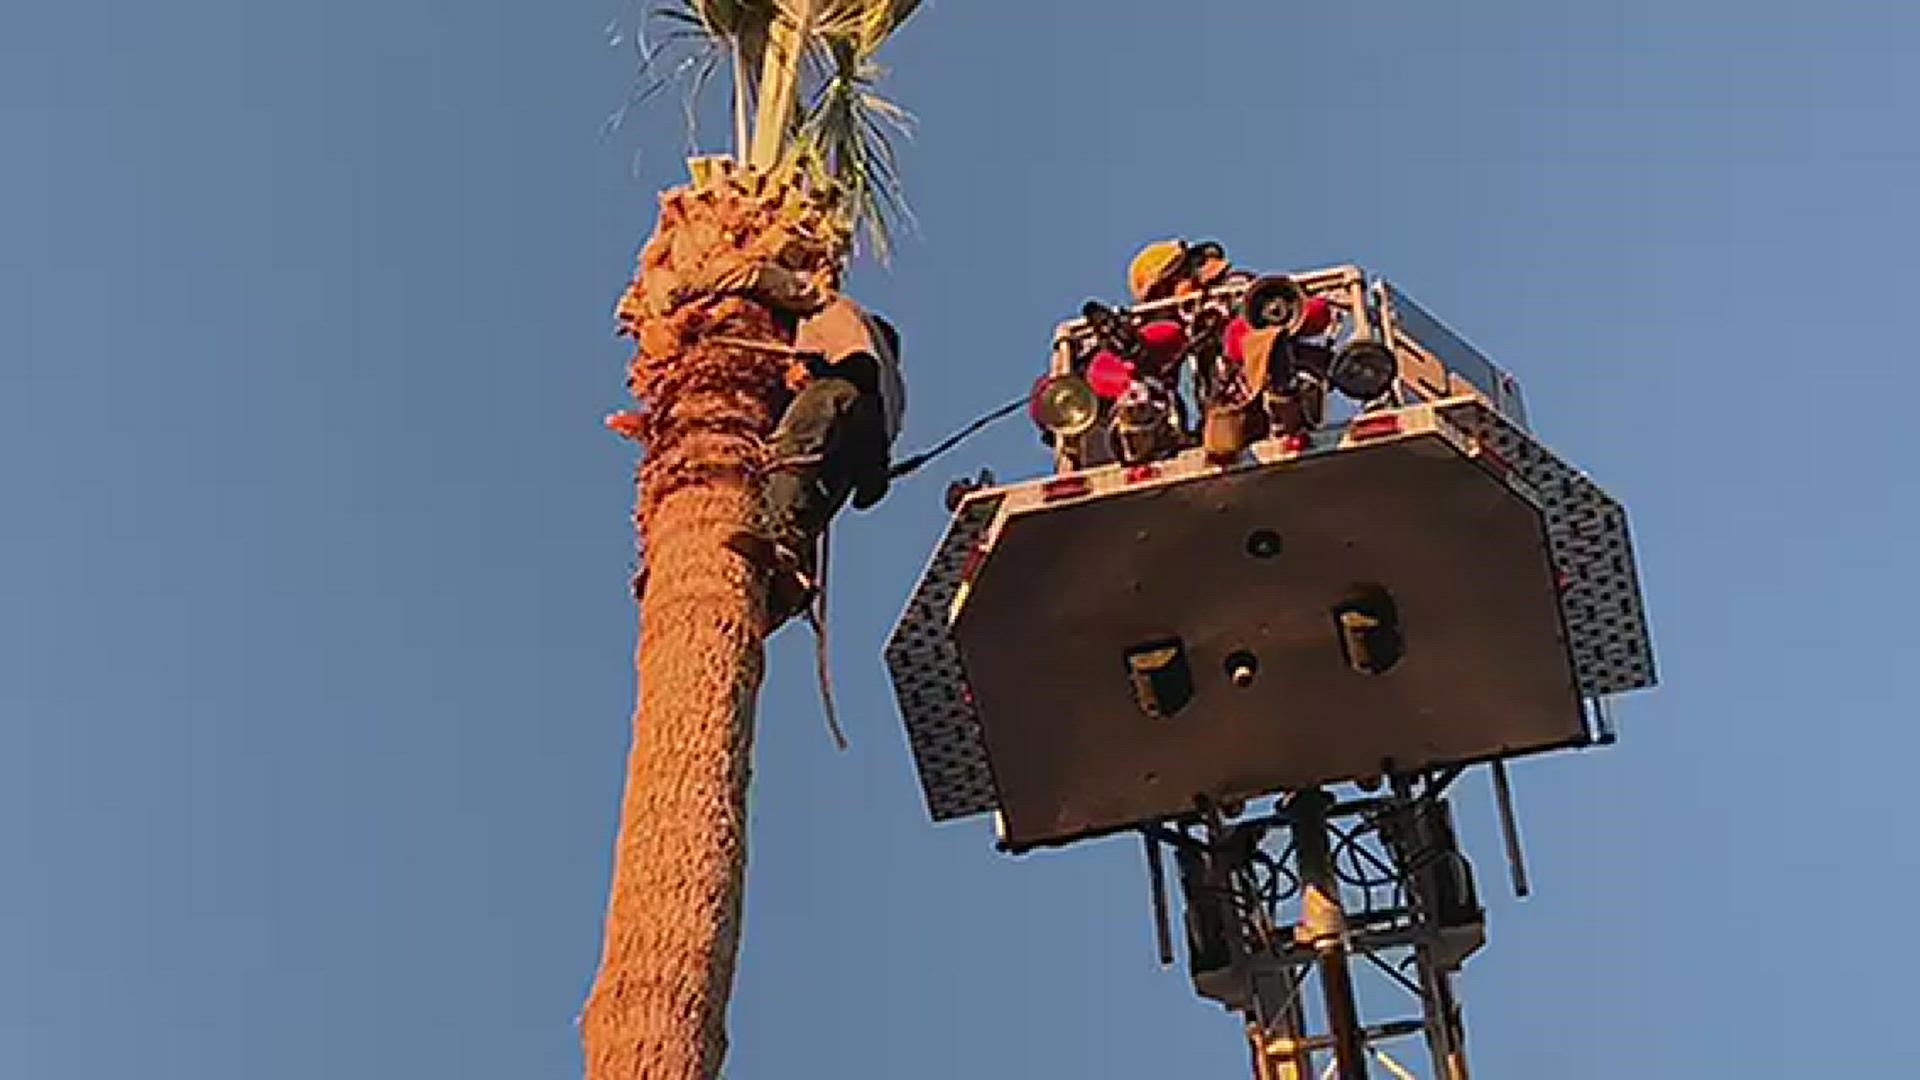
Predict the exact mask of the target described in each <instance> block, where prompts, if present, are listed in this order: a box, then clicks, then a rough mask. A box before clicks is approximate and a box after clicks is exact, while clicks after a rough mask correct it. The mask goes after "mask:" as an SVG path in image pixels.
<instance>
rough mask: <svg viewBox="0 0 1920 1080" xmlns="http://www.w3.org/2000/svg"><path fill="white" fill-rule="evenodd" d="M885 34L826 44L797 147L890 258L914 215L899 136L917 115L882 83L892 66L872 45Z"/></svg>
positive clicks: (908, 132)
mask: <svg viewBox="0 0 1920 1080" xmlns="http://www.w3.org/2000/svg"><path fill="white" fill-rule="evenodd" d="M895 25H898V24H897V23H896V24H895ZM882 38H883V35H876V36H874V37H871V38H865V39H864V40H865V41H868V42H871V43H872V45H863V38H861V37H846V38H839V39H835V40H831V41H829V42H827V43H825V44H824V45H823V46H822V47H821V48H820V50H819V51H818V53H817V54H816V59H817V60H822V61H823V62H824V65H825V66H826V68H827V70H826V71H825V72H824V73H823V76H822V78H821V79H820V80H819V83H818V90H817V91H816V93H815V95H814V98H813V100H812V102H811V103H810V104H809V106H808V108H807V110H806V112H805V114H804V116H803V117H802V118H801V119H800V121H799V125H798V129H797V131H796V133H795V136H794V147H793V152H794V156H795V157H796V158H797V159H798V160H800V161H801V162H803V163H804V164H805V166H806V167H807V168H808V170H809V172H810V173H811V175H812V176H813V178H814V179H815V181H816V182H822V183H825V184H827V185H829V186H830V187H832V188H833V189H834V190H835V192H836V193H837V194H838V195H839V197H840V198H841V200H842V202H843V204H844V206H845V208H846V211H847V213H848V215H849V216H850V217H851V218H852V220H853V222H854V224H855V225H856V226H857V227H858V228H859V230H860V235H861V237H862V239H863V240H864V241H865V242H866V243H868V244H870V245H871V250H872V253H873V256H874V257H875V258H876V259H878V260H879V261H881V262H883V263H884V262H886V261H887V259H888V258H889V256H890V255H891V254H892V251H893V239H894V236H895V235H896V233H897V232H898V230H899V229H900V228H901V227H902V226H906V225H910V224H911V222H912V218H913V215H912V212H911V211H910V210H909V209H908V207H907V203H906V197H905V192H904V189H903V187H902V184H901V180H900V169H899V160H898V158H897V157H896V156H895V154H894V149H893V138H894V137H895V136H904V137H911V136H912V134H913V117H912V116H911V115H910V114H909V113H908V112H907V111H906V110H904V109H902V108H901V107H900V106H899V105H897V104H895V103H894V102H892V101H890V100H888V99H887V98H886V97H884V96H882V95H881V94H880V93H879V92H878V90H877V89H876V87H877V85H878V83H879V81H880V79H881V78H882V77H883V76H884V75H885V74H886V71H885V69H884V68H882V67H880V66H879V65H878V64H876V63H874V61H873V59H872V52H871V49H872V47H873V46H874V45H877V44H878V43H879V41H880V40H882Z"/></svg>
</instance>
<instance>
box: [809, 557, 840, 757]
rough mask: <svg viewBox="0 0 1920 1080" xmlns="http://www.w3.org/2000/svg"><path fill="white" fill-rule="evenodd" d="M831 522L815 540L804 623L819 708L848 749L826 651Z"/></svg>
mask: <svg viewBox="0 0 1920 1080" xmlns="http://www.w3.org/2000/svg"><path fill="white" fill-rule="evenodd" d="M832 531H833V527H832V526H831V525H827V526H823V527H822V528H821V530H820V538H819V540H818V541H816V544H817V547H816V549H815V550H816V552H817V553H818V555H819V559H818V561H817V563H816V569H815V571H814V595H813V602H812V603H810V604H808V605H807V609H806V617H807V626H808V627H809V628H810V629H811V630H812V631H813V670H814V673H815V674H816V675H817V676H819V679H820V708H821V710H822V711H823V712H825V713H826V715H827V733H828V734H830V735H832V736H833V744H834V746H836V747H838V748H839V749H840V750H842V751H844V750H846V749H847V734H846V732H844V731H842V730H840V713H839V710H838V709H836V708H834V705H833V664H832V662H831V659H830V657H829V656H828V650H827V560H828V558H829V557H830V556H831V555H832V549H831V546H830V544H829V537H830V536H831V535H832Z"/></svg>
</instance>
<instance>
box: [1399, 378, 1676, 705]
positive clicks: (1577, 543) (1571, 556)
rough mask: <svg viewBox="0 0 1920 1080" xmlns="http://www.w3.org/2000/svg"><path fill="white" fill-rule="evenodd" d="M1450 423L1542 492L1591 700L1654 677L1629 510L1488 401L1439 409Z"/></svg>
mask: <svg viewBox="0 0 1920 1080" xmlns="http://www.w3.org/2000/svg"><path fill="white" fill-rule="evenodd" d="M1437 408H1438V411H1439V412H1440V414H1441V415H1442V416H1443V417H1445V418H1446V420H1447V421H1448V422H1449V423H1452V424H1454V425H1455V426H1457V427H1459V428H1460V429H1461V430H1463V431H1465V432H1466V433H1467V434H1468V435H1470V436H1471V437H1473V438H1475V439H1478V440H1480V442H1481V443H1482V444H1483V445H1485V446H1487V447H1488V448H1489V449H1491V450H1492V451H1493V453H1494V454H1496V455H1498V456H1499V457H1500V458H1501V459H1503V460H1504V461H1506V463H1507V464H1508V465H1509V466H1510V467H1511V468H1512V469H1513V470H1514V471H1515V472H1516V473H1518V474H1520V476H1521V478H1522V479H1523V480H1525V481H1526V482H1527V484H1528V486H1530V487H1531V488H1533V490H1534V492H1535V493H1536V494H1537V496H1538V499H1539V502H1540V507H1541V511H1542V513H1543V514H1545V516H1546V519H1547V539H1548V544H1549V549H1550V551H1551V552H1552V555H1553V560H1554V565H1555V567H1556V569H1558V570H1559V572H1560V574H1561V575H1562V578H1563V581H1564V586H1565V590H1564V592H1563V594H1562V597H1561V606H1562V607H1563V609H1564V610H1565V612H1566V620H1567V634H1568V637H1569V639H1570V642H1569V643H1570V646H1571V648H1572V650H1573V663H1574V672H1575V675H1576V676H1577V677H1578V679H1579V682H1580V690H1581V692H1582V693H1583V694H1585V695H1587V696H1588V697H1599V696H1602V695H1605V694H1618V693H1623V692H1625V691H1628V690H1638V689H1641V688H1643V687H1648V686H1652V685H1653V684H1654V682H1655V681H1656V677H1657V676H1656V674H1655V671H1654V664H1653V645H1652V641H1651V639H1650V637H1649V635H1648V632H1647V617H1646V608H1645V605H1644V603H1643V602H1642V600H1641V595H1640V578H1639V571H1638V570H1637V569H1636V568H1635V566H1634V559H1633V539H1632V537H1631V535H1630V534H1629V532H1628V529H1627V513H1626V511H1625V510H1624V509H1623V508H1622V507H1621V506H1620V504H1619V503H1617V502H1615V501H1614V500H1613V499H1612V498H1611V497H1610V496H1608V495H1607V493H1606V492H1604V491H1601V490H1600V488H1599V487H1598V486H1597V485H1596V484H1594V482H1593V481H1591V480H1589V479H1587V477H1586V476H1585V475H1584V474H1583V473H1581V472H1580V471H1579V470H1578V469H1575V468H1573V467H1572V466H1570V465H1568V464H1567V463H1566V462H1564V461H1561V460H1560V459H1559V458H1557V457H1555V456H1554V455H1553V453H1552V452H1551V451H1549V450H1547V449H1546V448H1545V447H1543V446H1541V445H1540V444H1539V443H1537V442H1535V441H1534V440H1533V439H1532V438H1530V437H1528V436H1527V435H1526V433H1524V432H1522V431H1520V430H1519V429H1518V428H1516V427H1515V426H1514V425H1513V424H1511V423H1509V422H1508V421H1507V420H1505V419H1504V418H1502V417H1501V416H1500V415H1499V414H1497V413H1495V412H1494V411H1493V410H1491V409H1489V408H1487V407H1486V406H1484V405H1482V404H1480V403H1478V402H1474V401H1462V402H1458V403H1454V404H1446V405H1440V406H1438V407H1437Z"/></svg>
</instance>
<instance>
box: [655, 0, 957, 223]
mask: <svg viewBox="0 0 1920 1080" xmlns="http://www.w3.org/2000/svg"><path fill="white" fill-rule="evenodd" d="M919 7H920V0H668V2H667V3H664V4H662V5H661V6H659V7H656V8H654V9H653V10H652V12H651V13H650V15H651V17H652V18H654V19H657V20H660V21H663V22H666V23H668V24H669V29H668V31H667V33H666V34H665V35H664V36H663V38H662V39H661V46H662V48H661V50H660V52H659V53H655V52H647V53H645V54H644V61H643V62H644V63H645V64H646V65H647V67H648V68H649V69H652V68H653V65H654V63H655V62H656V61H657V60H658V59H660V56H661V54H662V53H664V52H666V50H667V49H669V48H673V47H679V48H684V49H686V50H687V51H688V55H687V56H686V58H685V59H684V60H682V62H681V63H679V64H678V65H677V66H676V67H674V68H673V69H672V71H673V73H675V74H686V73H690V74H691V79H690V82H691V90H692V91H693V92H695V93H697V92H698V90H699V89H700V88H701V87H702V86H704V85H705V84H706V82H707V81H708V80H709V79H710V78H711V77H712V76H713V75H714V73H715V72H716V71H718V70H721V69H723V68H724V69H725V71H726V73H727V75H728V76H729V79H730V82H731V85H732V114H733V157H734V158H735V160H737V161H738V162H740V163H741V164H743V165H746V166H748V167H750V168H753V169H756V170H760V171H763V172H770V173H772V172H782V171H789V170H791V171H796V172H798V173H800V174H801V175H803V176H804V177H805V178H806V181H807V182H808V183H809V184H811V185H814V186H816V187H819V188H821V189H824V190H826V191H828V192H831V193H832V194H833V196H834V197H835V199H836V200H837V201H838V203H839V206H840V208H841V210H842V212H844V213H845V214H846V215H847V216H848V217H849V218H850V219H851V223H852V224H853V225H854V226H856V227H857V229H858V230H859V233H860V235H861V236H863V237H864V239H865V240H866V241H867V242H868V244H870V245H871V250H872V253H873V254H874V256H875V257H876V258H878V259H880V260H882V261H884V260H885V259H886V258H887V257H888V255H889V254H890V252H891V250H892V247H893V237H894V234H895V232H896V230H897V229H898V228H899V227H900V226H901V225H902V224H904V223H906V222H908V221H910V220H911V219H910V215H909V213H908V210H907V205H906V202H905V199H904V198H903V196H902V191H901V185H900V174H899V170H898V167H897V163H896V161H895V157H894V152H893V145H892V142H891V138H892V136H894V135H896V134H905V133H907V132H908V131H909V130H910V128H911V124H912V117H911V116H910V115H909V114H908V113H907V112H906V111H905V110H903V109H901V108H900V107H899V106H898V105H896V104H894V103H893V102H892V101H889V100H888V99H887V98H885V97H884V96H882V95H881V94H880V93H879V91H878V89H877V87H878V84H879V81H880V79H881V78H882V77H883V76H884V75H885V74H886V72H885V69H884V68H882V67H880V65H879V64H878V63H877V62H876V60H875V56H876V54H877V53H878V52H879V50H880V47H881V45H882V44H884V43H885V42H886V40H887V39H888V38H889V37H891V36H892V35H893V32H894V31H895V30H898V29H899V28H900V26H901V25H902V24H903V23H905V22H906V21H907V19H909V18H910V17H912V15H913V13H914V12H915V11H916V10H917V9H918V8H919ZM667 77H671V76H667ZM660 81H662V80H661V79H656V83H655V85H656V87H657V86H658V85H659V82H660Z"/></svg>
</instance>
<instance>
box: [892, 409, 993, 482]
mask: <svg viewBox="0 0 1920 1080" xmlns="http://www.w3.org/2000/svg"><path fill="white" fill-rule="evenodd" d="M1026 404H1027V397H1026V395H1024V394H1023V395H1021V396H1020V397H1017V398H1015V399H1013V400H1012V401H1009V402H1007V403H1006V404H1005V405H1002V406H1000V407H999V408H997V409H995V410H993V411H992V412H990V413H987V414H985V415H984V416H981V417H979V418H978V419H976V420H974V421H973V423H971V424H968V425H967V426H966V427H963V428H961V429H960V430H959V431H956V432H954V433H953V434H951V435H949V436H947V437H946V438H944V439H942V440H940V441H939V442H937V443H935V444H934V445H933V446H932V447H931V448H929V449H927V450H923V451H921V452H920V453H918V454H915V455H913V456H912V457H910V458H908V459H906V460H905V461H902V462H900V463H898V464H896V465H895V466H894V467H893V468H891V469H889V470H888V471H887V477H888V478H889V479H893V480H898V479H899V478H900V477H903V476H907V475H909V474H911V473H914V472H917V471H919V469H920V468H921V467H922V466H924V465H926V464H927V462H929V461H932V460H933V459H934V458H937V457H939V456H940V455H941V454H944V453H946V452H947V451H949V450H951V449H953V448H954V447H956V446H958V445H960V442H961V440H963V439H965V438H967V437H968V436H970V435H972V434H973V433H974V432H976V431H979V430H980V429H981V428H983V427H986V426H987V425H988V424H991V423H993V422H994V421H995V420H999V419H1002V418H1004V417H1006V416H1009V415H1011V414H1012V413H1013V412H1014V411H1015V410H1017V409H1021V408H1024V407H1025V406H1026Z"/></svg>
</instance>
